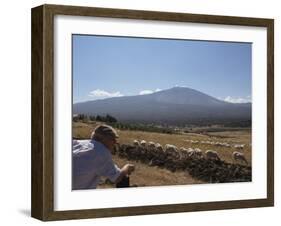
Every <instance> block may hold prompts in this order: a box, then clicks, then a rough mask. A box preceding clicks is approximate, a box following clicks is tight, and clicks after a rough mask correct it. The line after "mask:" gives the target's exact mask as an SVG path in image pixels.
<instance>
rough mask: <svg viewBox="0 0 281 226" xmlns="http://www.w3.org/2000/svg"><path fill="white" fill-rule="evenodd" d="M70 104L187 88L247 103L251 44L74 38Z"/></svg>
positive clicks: (81, 36) (250, 67) (249, 95)
mask: <svg viewBox="0 0 281 226" xmlns="http://www.w3.org/2000/svg"><path fill="white" fill-rule="evenodd" d="M72 40H73V65H72V66H73V102H74V103H77V102H82V101H88V100H95V99H104V98H108V97H114V96H127V95H141V94H147V93H152V92H157V91H159V90H164V89H169V88H172V87H175V86H186V87H189V88H193V89H196V90H198V91H201V92H204V93H206V94H208V95H210V96H213V97H216V98H219V99H223V100H226V101H229V102H249V101H251V79H252V78H251V77H252V76H251V74H252V57H251V56H252V46H251V44H250V43H232V42H211V41H192V40H168V39H148V38H126V37H109V36H92V35H91V36H90V35H73V39H72Z"/></svg>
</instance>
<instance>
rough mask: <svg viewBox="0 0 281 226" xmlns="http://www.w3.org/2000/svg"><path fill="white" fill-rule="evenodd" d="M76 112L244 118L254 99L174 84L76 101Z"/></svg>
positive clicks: (155, 118)
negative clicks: (231, 98) (238, 100)
mask: <svg viewBox="0 0 281 226" xmlns="http://www.w3.org/2000/svg"><path fill="white" fill-rule="evenodd" d="M73 114H88V115H97V114H99V115H104V114H110V115H112V116H114V117H116V118H117V119H118V120H119V121H123V122H143V123H168V124H169V123H173V124H175V123H176V124H178V123H191V122H200V121H206V122H212V121H226V122H227V121H245V120H251V103H244V104H234V103H228V102H225V101H222V100H218V99H216V98H214V97H211V96H209V95H206V94H204V93H202V92H199V91H197V90H194V89H190V88H185V87H174V88H171V89H167V90H162V91H159V92H155V93H152V94H147V95H137V96H123V97H114V98H107V99H103V100H94V101H88V102H82V103H76V104H74V105H73Z"/></svg>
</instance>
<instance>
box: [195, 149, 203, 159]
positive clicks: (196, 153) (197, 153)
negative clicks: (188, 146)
mask: <svg viewBox="0 0 281 226" xmlns="http://www.w3.org/2000/svg"><path fill="white" fill-rule="evenodd" d="M194 151H195V156H196V157H199V158H201V157H203V153H202V151H201V149H200V148H195V149H194Z"/></svg>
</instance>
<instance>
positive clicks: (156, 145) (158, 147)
mask: <svg viewBox="0 0 281 226" xmlns="http://www.w3.org/2000/svg"><path fill="white" fill-rule="evenodd" d="M155 147H156V150H157V151H160V152H163V151H164V150H163V147H162V145H161V144H159V143H156V144H155Z"/></svg>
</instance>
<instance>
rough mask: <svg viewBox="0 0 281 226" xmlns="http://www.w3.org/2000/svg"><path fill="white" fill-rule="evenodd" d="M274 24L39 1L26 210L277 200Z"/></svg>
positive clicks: (68, 211)
mask: <svg viewBox="0 0 281 226" xmlns="http://www.w3.org/2000/svg"><path fill="white" fill-rule="evenodd" d="M273 34H274V21H273V19H262V18H245V17H230V16H214V15H199V14H198V15H196V14H185V13H169V12H153V11H136V10H125V9H109V8H91V7H77V6H60V5H42V6H39V7H36V8H33V9H32V216H33V217H35V218H37V219H40V220H44V221H48V220H64V219H81V218H97V217H114V216H128V215H141V214H159V213H173V212H187V211H202V210H219V209H233V208H249V207H265V206H273V205H274V172H273V169H274V153H273V147H274V66H273V62H274V40H273V37H274V35H273Z"/></svg>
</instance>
